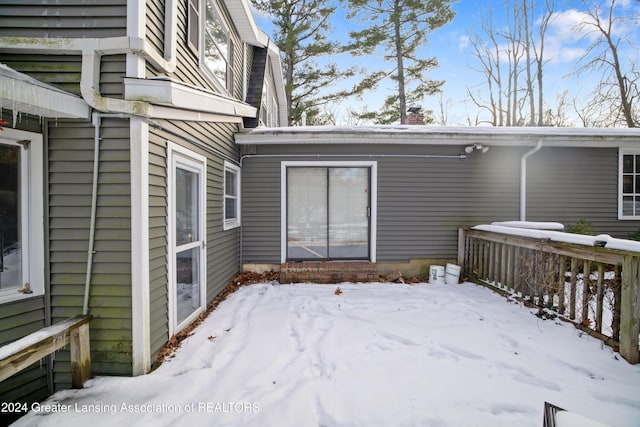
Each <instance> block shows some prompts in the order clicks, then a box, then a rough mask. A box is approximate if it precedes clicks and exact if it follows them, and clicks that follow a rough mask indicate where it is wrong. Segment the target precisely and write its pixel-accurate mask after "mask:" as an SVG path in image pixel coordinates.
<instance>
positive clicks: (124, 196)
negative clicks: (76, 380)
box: [48, 118, 131, 389]
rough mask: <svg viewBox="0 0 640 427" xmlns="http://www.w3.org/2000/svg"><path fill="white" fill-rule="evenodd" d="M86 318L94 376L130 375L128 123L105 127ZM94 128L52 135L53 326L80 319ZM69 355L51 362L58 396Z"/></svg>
mask: <svg viewBox="0 0 640 427" xmlns="http://www.w3.org/2000/svg"><path fill="white" fill-rule="evenodd" d="M100 136H101V138H102V139H101V152H100V166H99V173H100V175H99V180H98V199H97V203H98V204H97V217H96V233H95V246H94V250H95V254H94V258H93V270H92V271H93V274H92V285H91V292H90V298H89V313H90V314H91V315H93V316H94V319H93V320H92V321H91V324H90V330H91V332H90V335H91V350H92V352H91V358H92V368H93V373H94V374H95V375H105V374H106V375H109V374H118V375H127V374H130V373H131V261H130V260H131V243H130V240H131V190H130V165H129V121H128V120H121V119H107V118H105V119H103V121H102V127H101V135H100ZM93 137H94V128H93V126H92V125H91V124H90V123H88V122H65V123H64V124H61V123H57V124H56V123H53V122H52V123H51V125H50V127H49V138H50V143H49V224H48V225H49V234H50V282H51V306H52V314H51V315H52V322H53V323H55V322H57V321H60V320H63V319H65V318H67V317H70V316H73V315H75V314H78V313H81V312H82V305H83V297H84V289H85V275H86V268H87V265H86V263H87V249H88V241H89V224H90V211H91V181H92V172H93V144H94V138H93ZM68 361H69V354H68V352H61V353H59V354H58V355H57V356H56V363H55V366H54V382H55V386H56V388H57V389H59V388H68V387H69V386H70V365H69V363H68Z"/></svg>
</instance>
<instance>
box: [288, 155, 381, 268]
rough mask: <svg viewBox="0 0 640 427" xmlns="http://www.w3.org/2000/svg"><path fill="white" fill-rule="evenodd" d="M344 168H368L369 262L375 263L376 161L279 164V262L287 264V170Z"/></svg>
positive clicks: (376, 221)
mask: <svg viewBox="0 0 640 427" xmlns="http://www.w3.org/2000/svg"><path fill="white" fill-rule="evenodd" d="M288 167H328V168H330V167H345V168H369V169H370V171H371V176H370V179H371V190H370V191H371V194H370V197H371V199H370V203H371V216H370V218H369V220H370V226H369V227H370V230H369V250H370V255H369V256H370V260H369V261H370V262H376V258H377V256H376V253H377V245H376V241H377V224H378V162H376V161H354V162H349V161H326V162H323V161H283V162H280V262H281V263H285V262H287V168H288Z"/></svg>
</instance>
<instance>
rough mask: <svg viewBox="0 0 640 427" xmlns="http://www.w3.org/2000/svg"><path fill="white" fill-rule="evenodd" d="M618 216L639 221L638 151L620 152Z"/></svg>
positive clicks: (639, 168)
mask: <svg viewBox="0 0 640 427" xmlns="http://www.w3.org/2000/svg"><path fill="white" fill-rule="evenodd" d="M619 168H620V186H619V190H618V206H619V209H618V216H619V217H620V219H640V150H633V151H631V150H620V164H619Z"/></svg>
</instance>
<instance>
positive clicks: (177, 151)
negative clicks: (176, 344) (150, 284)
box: [167, 141, 207, 336]
mask: <svg viewBox="0 0 640 427" xmlns="http://www.w3.org/2000/svg"><path fill="white" fill-rule="evenodd" d="M176 166H182V167H185V168H186V169H190V170H197V171H198V172H199V173H200V182H199V185H200V191H199V199H198V203H199V207H200V212H199V224H198V227H199V229H200V231H201V233H202V237H201V239H199V241H202V242H203V243H202V244H203V246H204V247H203V248H202V251H201V254H202V256H201V257H200V266H199V267H200V268H199V271H198V274H199V275H200V307H198V308H197V309H196V310H194V311H193V313H191V314H190V315H189V316H187V317H186V318H185V319H184V320H183V321H182V322H180V323H178V321H177V316H178V315H177V313H176V301H175V295H176V286H177V283H176V269H177V265H176V253H177V252H178V251H176V245H175V242H176V219H175V211H176V201H175V197H174V195H173V190H174V186H175V170H176ZM206 185H207V159H206V157H204V156H202V155H200V154H197V153H195V152H193V151H191V150H189V149H187V148H185V147H182V146H181V145H178V144H176V143H173V142H171V141H168V142H167V211H168V212H167V274H168V280H167V283H168V292H169V294H168V306H169V336H172V335H174V334H175V333H176V332H178V331H180V330H182V329H184V328H185V327H186V326H188V325H189V324H190V323H191V322H193V321H194V320H195V319H196V318H197V317H198V315H200V313H202V312H203V311H204V310H205V308H206V306H207V248H206V240H207V221H206V214H207V197H206V192H207V190H206V188H207V187H206Z"/></svg>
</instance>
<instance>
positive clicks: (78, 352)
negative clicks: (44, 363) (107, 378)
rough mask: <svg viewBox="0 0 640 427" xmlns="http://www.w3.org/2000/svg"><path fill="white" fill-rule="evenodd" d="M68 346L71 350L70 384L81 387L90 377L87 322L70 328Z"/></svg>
mask: <svg viewBox="0 0 640 427" xmlns="http://www.w3.org/2000/svg"><path fill="white" fill-rule="evenodd" d="M69 333H70V337H69V347H70V351H71V386H72V387H73V388H82V385H83V384H84V383H85V382H86V381H87V380H88V379H89V378H91V350H90V346H89V324H88V323H85V324H83V325H80V326H79V327H77V328H73V329H71V331H70V332H69Z"/></svg>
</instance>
